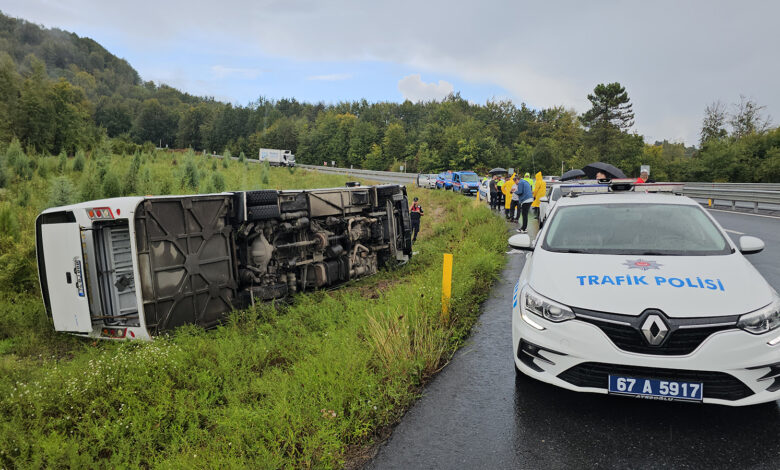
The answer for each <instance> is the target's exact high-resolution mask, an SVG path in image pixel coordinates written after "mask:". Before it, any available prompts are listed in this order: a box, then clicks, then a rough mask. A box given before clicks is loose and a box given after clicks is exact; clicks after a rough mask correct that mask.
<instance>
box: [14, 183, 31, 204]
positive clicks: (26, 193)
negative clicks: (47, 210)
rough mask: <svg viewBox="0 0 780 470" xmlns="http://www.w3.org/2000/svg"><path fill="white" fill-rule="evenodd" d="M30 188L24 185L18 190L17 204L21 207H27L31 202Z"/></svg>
mask: <svg viewBox="0 0 780 470" xmlns="http://www.w3.org/2000/svg"><path fill="white" fill-rule="evenodd" d="M30 196H31V195H30V188H29V187H28V186H27V185H23V186H22V187H21V188H19V189H18V190H17V193H16V204H17V205H18V206H19V207H27V206H28V205H29V204H30Z"/></svg>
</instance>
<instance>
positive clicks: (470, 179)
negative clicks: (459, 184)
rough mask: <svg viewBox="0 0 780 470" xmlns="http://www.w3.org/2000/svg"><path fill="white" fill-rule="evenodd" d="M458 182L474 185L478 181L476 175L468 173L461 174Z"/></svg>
mask: <svg viewBox="0 0 780 470" xmlns="http://www.w3.org/2000/svg"><path fill="white" fill-rule="evenodd" d="M460 180H461V181H464V182H466V183H476V182H477V181H478V180H477V175H475V174H469V173H462V174H461V175H460Z"/></svg>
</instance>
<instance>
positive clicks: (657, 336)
mask: <svg viewBox="0 0 780 470" xmlns="http://www.w3.org/2000/svg"><path fill="white" fill-rule="evenodd" d="M640 330H641V331H642V334H643V335H644V336H645V339H646V340H647V344H649V345H650V346H659V345H660V344H661V343H663V342H664V339H665V338H666V335H667V333H669V327H668V326H666V322H665V321H664V319H663V318H661V317H660V316H658V315H648V316H647V318H646V319H645V321H644V323H642V327H641V328H640Z"/></svg>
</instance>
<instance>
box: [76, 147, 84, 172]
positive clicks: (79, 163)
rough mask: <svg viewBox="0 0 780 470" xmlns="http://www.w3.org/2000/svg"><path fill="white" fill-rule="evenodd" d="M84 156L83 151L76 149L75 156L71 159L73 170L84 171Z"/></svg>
mask: <svg viewBox="0 0 780 470" xmlns="http://www.w3.org/2000/svg"><path fill="white" fill-rule="evenodd" d="M85 161H86V157H85V156H84V151H83V150H81V149H79V150H77V151H76V158H74V159H73V171H78V172H81V171H84V165H85Z"/></svg>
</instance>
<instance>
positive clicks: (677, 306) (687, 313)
mask: <svg viewBox="0 0 780 470" xmlns="http://www.w3.org/2000/svg"><path fill="white" fill-rule="evenodd" d="M531 260H532V261H531V262H532V265H531V266H529V268H530V271H529V272H528V278H527V279H528V280H529V283H530V286H531V287H532V288H533V289H534V290H535V291H537V292H538V293H540V294H542V295H544V296H545V297H548V298H550V299H552V300H555V301H557V302H560V303H562V304H564V305H568V306H571V307H579V308H585V309H589V310H597V311H601V312H610V313H619V314H625V315H639V314H641V313H642V312H643V311H644V310H645V309H647V308H655V309H659V310H661V311H663V312H664V313H666V314H667V315H668V316H670V317H688V318H690V317H712V316H720V315H738V314H743V313H747V312H751V311H753V310H756V309H759V308H761V307H764V306H765V305H767V304H769V303H770V302H771V300H772V288H771V287H770V286H769V284H768V283H767V282H766V281H765V280H764V278H763V277H762V276H761V274H759V273H758V271H756V269H755V268H754V267H753V266H752V265H751V264H750V262H749V261H748V260H747V259H745V258H744V257H743V256H741V255H740V254H736V253H735V254H731V255H723V256H632V255H590V254H571V253H554V252H549V251H544V250H541V249H537V250H535V251H534V255H533V257H532V259H531Z"/></svg>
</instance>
